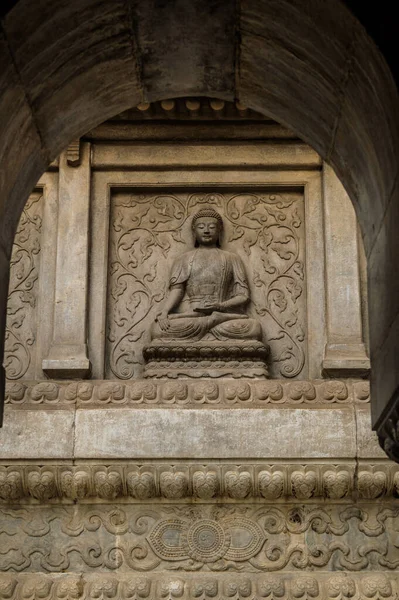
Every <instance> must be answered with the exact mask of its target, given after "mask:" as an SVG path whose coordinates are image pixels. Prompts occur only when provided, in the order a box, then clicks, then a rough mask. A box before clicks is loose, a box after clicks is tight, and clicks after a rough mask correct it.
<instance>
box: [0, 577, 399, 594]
mask: <svg viewBox="0 0 399 600" xmlns="http://www.w3.org/2000/svg"><path fill="white" fill-rule="evenodd" d="M398 593H399V587H398V581H397V578H396V576H395V575H392V573H391V574H390V573H383V572H382V573H378V572H368V573H356V574H350V575H349V576H348V575H347V574H344V573H327V572H321V573H314V572H312V573H296V572H293V573H284V574H275V573H271V574H269V575H255V574H254V573H251V574H234V575H232V574H224V573H221V574H217V575H215V574H213V573H210V574H207V575H199V574H197V573H195V574H187V573H180V572H179V573H176V574H171V573H161V574H158V575H156V576H154V575H151V577H148V576H146V575H131V574H125V573H124V574H119V573H118V574H117V575H116V574H113V573H102V574H101V575H100V576H99V575H95V576H93V575H90V574H87V573H85V574H81V573H74V574H68V575H66V574H51V575H49V574H44V573H27V574H21V575H15V574H11V573H10V574H8V573H7V574H5V573H1V574H0V598H2V599H4V600H5V599H7V600H22V599H26V598H41V600H50V598H51V599H54V598H57V599H58V598H59V599H60V600H61V599H62V600H64V599H65V598H69V599H71V600H72V599H74V600H78V599H82V600H85V599H86V598H108V599H118V600H142V599H151V600H154V599H155V598H158V599H169V600H172V599H175V598H180V599H181V600H228V599H233V600H248V598H250V599H251V600H261V599H263V598H267V599H268V600H277V599H284V600H298V599H303V600H306V599H309V600H310V599H311V600H336V599H337V598H340V599H341V600H347V599H351V598H356V600H377V599H380V598H384V600H394V599H395V598H397V594H398Z"/></svg>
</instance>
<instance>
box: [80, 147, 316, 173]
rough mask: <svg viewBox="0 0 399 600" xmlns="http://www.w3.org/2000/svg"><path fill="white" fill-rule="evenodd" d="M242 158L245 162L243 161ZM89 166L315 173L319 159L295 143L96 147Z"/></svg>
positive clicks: (312, 151) (102, 167)
mask: <svg viewBox="0 0 399 600" xmlns="http://www.w3.org/2000/svg"><path fill="white" fill-rule="evenodd" d="M244 157H245V161H243V158H244ZM92 165H93V167H94V168H95V169H105V168H107V169H109V168H111V167H113V168H115V169H121V168H131V165H134V168H135V169H145V168H149V167H151V168H158V169H159V168H162V169H172V168H174V169H190V168H196V169H198V168H201V169H206V168H218V167H219V168H220V167H224V168H226V167H230V168H234V167H235V168H237V169H239V168H242V166H245V167H246V168H250V167H252V168H254V169H259V168H263V169H265V168H266V169H271V168H275V169H278V168H280V167H282V166H284V169H290V170H293V169H301V168H303V169H319V168H320V167H321V159H320V156H319V155H318V154H317V153H316V152H315V151H314V150H312V149H311V148H309V146H307V145H306V144H303V143H301V142H299V143H284V142H279V143H276V142H271V141H269V140H267V141H264V142H263V143H259V144H251V145H248V144H245V145H244V144H243V145H241V146H238V145H236V144H234V145H232V144H231V143H226V142H219V143H216V144H215V145H213V144H209V143H201V142H197V143H196V144H173V143H167V144H165V145H163V146H161V145H148V144H143V143H137V144H134V145H132V144H129V145H127V144H118V146H115V145H114V144H112V145H111V144H109V143H108V144H107V143H105V144H96V145H94V147H93V155H92Z"/></svg>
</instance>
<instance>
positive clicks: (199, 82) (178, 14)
mask: <svg viewBox="0 0 399 600" xmlns="http://www.w3.org/2000/svg"><path fill="white" fill-rule="evenodd" d="M132 13H133V29H134V32H135V36H136V40H137V46H138V52H139V56H140V66H141V77H142V81H143V85H144V87H145V99H146V100H147V101H151V100H160V99H163V98H173V97H175V96H182V95H186V96H191V95H199V96H203V95H208V96H216V97H219V98H224V99H226V100H232V99H233V98H234V86H235V81H234V62H235V51H236V49H235V45H236V40H235V27H236V4H235V2H234V0H227V1H226V0H209V1H207V2H203V0H192V1H191V2H182V1H181V0H170V1H168V2H163V3H157V5H156V9H155V10H154V5H153V4H152V3H147V2H140V1H138V0H133V1H132Z"/></svg>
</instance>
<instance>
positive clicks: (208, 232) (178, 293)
mask: <svg viewBox="0 0 399 600" xmlns="http://www.w3.org/2000/svg"><path fill="white" fill-rule="evenodd" d="M191 227H192V230H193V233H194V238H195V248H194V249H193V250H191V251H189V252H186V253H184V254H182V256H180V257H178V258H177V259H176V260H175V262H174V263H173V266H172V269H171V273H170V280H169V295H168V297H167V299H166V302H165V304H164V306H163V308H162V311H161V314H160V315H159V316H158V317H157V319H156V321H155V323H154V324H153V326H152V329H151V339H152V342H151V344H150V345H149V346H147V348H146V349H145V352H144V355H145V358H146V359H147V360H148V359H151V358H152V357H154V356H155V355H157V352H156V348H157V347H159V346H162V345H163V348H164V349H165V348H166V352H167V351H168V350H169V358H172V359H174V358H175V357H174V354H173V348H174V347H176V346H178V347H179V357H180V358H183V359H187V358H188V355H187V356H184V355H183V356H182V353H184V348H185V346H186V345H187V344H189V346H190V352H189V354H190V356H191V357H193V356H194V355H195V349H197V350H199V349H200V348H201V346H206V347H207V353H208V355H207V356H204V354H202V358H204V357H205V358H208V359H210V360H212V359H213V360H215V359H216V358H218V357H219V358H220V356H221V352H222V349H223V348H225V349H226V351H227V353H228V348H229V346H230V348H232V347H234V349H235V354H236V355H238V356H235V358H238V357H239V355H240V353H241V354H242V353H244V354H245V355H246V358H248V357H249V356H250V355H251V348H252V354H254V353H255V355H256V356H257V358H258V359H259V358H260V356H261V355H262V356H265V354H266V353H267V347H266V346H265V345H264V344H263V343H262V328H261V325H260V323H259V322H258V321H257V320H255V319H252V318H250V317H249V316H248V315H247V314H246V312H245V311H246V308H247V305H248V303H249V300H250V290H249V285H248V280H247V277H246V273H245V269H244V265H243V262H242V260H241V259H240V257H239V256H237V255H236V254H233V253H231V252H227V251H225V250H222V249H221V248H220V241H221V236H222V233H223V220H222V217H221V216H220V214H219V213H217V212H216V211H215V210H214V209H213V208H203V209H201V210H200V211H199V212H197V214H195V215H194V217H193V220H192V225H191ZM221 342H224V344H221ZM251 342H252V344H251ZM249 343H250V344H249ZM254 344H255V346H254ZM244 347H245V348H246V351H244ZM217 348H219V349H218V350H217V351H216V349H217ZM213 349H215V351H213ZM151 350H152V351H151ZM248 352H249V353H248ZM230 354H231V352H230ZM158 355H159V353H158ZM251 356H252V355H251ZM241 358H243V357H241Z"/></svg>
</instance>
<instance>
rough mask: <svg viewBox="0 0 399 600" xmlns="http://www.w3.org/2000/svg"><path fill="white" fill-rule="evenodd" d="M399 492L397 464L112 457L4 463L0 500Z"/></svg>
mask: <svg viewBox="0 0 399 600" xmlns="http://www.w3.org/2000/svg"><path fill="white" fill-rule="evenodd" d="M398 497H399V466H397V465H395V464H390V463H388V464H377V465H360V466H358V469H357V470H356V469H355V465H354V464H346V465H345V464H341V465H334V464H308V465H298V464H274V465H269V464H242V463H241V464H240V466H237V465H234V464H219V463H216V462H215V463H209V464H207V465H193V464H191V465H187V464H183V463H181V464H177V465H168V464H163V463H162V464H150V463H149V464H137V465H135V464H130V463H129V464H113V465H112V466H108V465H107V466H106V465H87V464H81V465H78V466H67V465H46V466H36V465H7V466H4V465H3V466H0V501H1V502H2V503H5V504H13V503H16V502H22V503H23V501H26V500H29V499H34V500H36V501H38V502H39V503H45V502H48V501H49V500H52V501H57V500H60V499H62V500H64V501H74V502H76V501H80V500H86V499H89V498H92V499H94V498H95V499H97V500H99V501H101V500H102V501H113V500H116V499H117V498H126V499H129V501H131V502H142V501H146V500H159V501H163V500H165V499H166V500H174V501H176V500H179V501H180V500H187V501H191V500H192V499H197V500H202V501H205V502H208V501H209V502H213V501H215V500H216V499H224V500H225V501H242V502H244V501H248V500H249V499H251V498H252V499H253V498H255V499H261V500H267V501H273V502H274V501H277V500H281V501H285V500H287V499H295V500H298V501H301V502H307V501H314V500H315V499H320V498H324V499H326V500H330V501H338V500H345V501H346V502H348V500H357V499H360V500H377V499H380V498H398Z"/></svg>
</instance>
